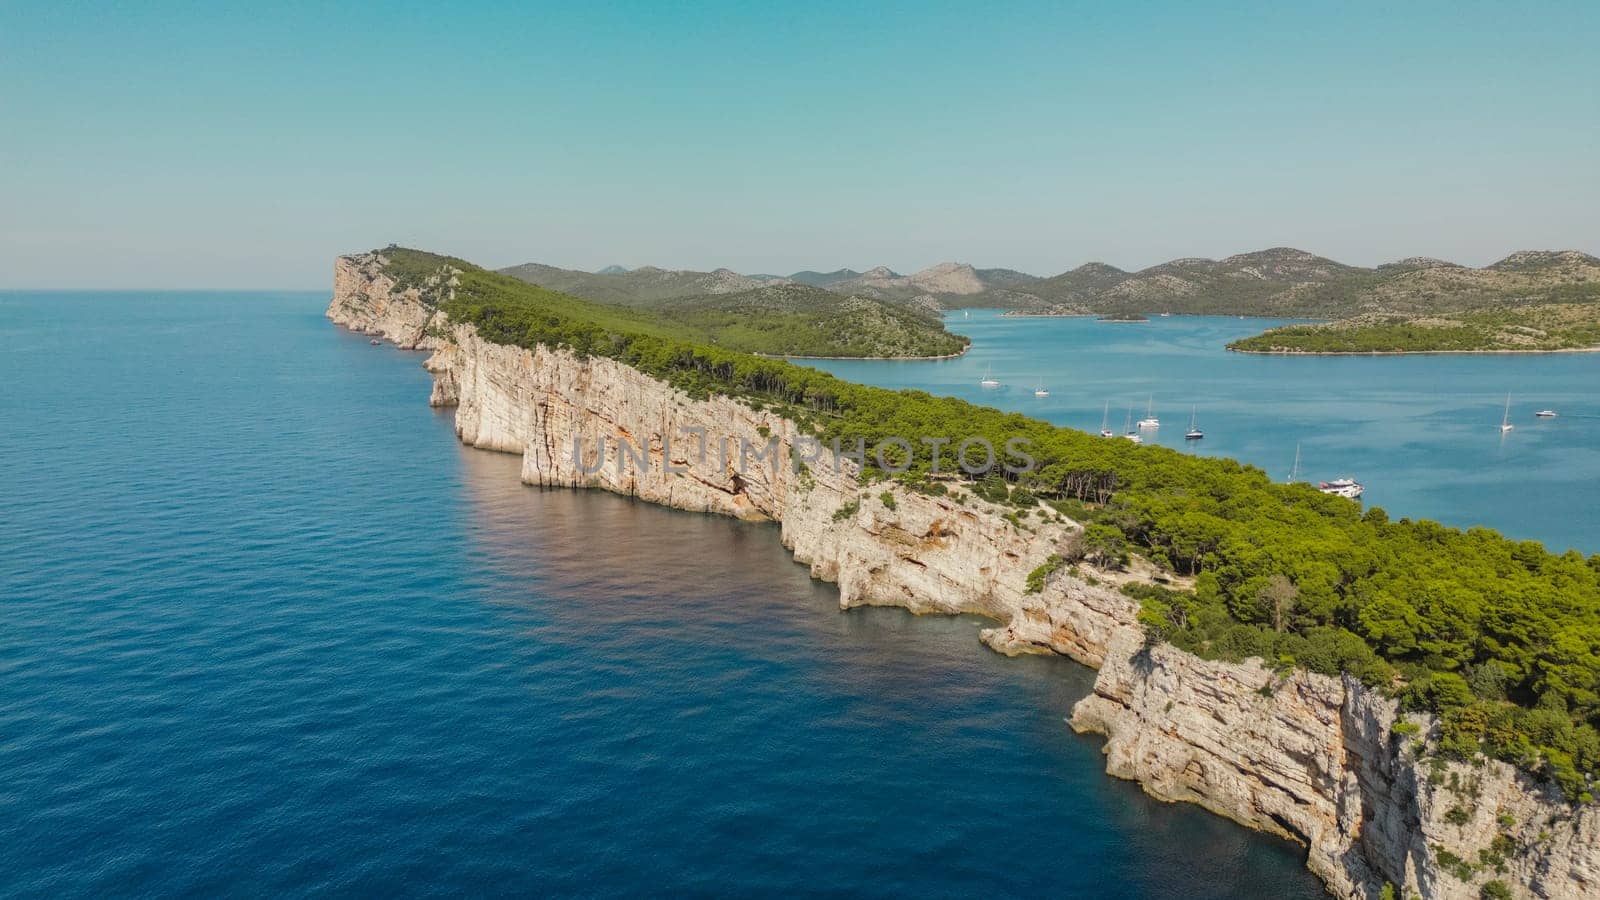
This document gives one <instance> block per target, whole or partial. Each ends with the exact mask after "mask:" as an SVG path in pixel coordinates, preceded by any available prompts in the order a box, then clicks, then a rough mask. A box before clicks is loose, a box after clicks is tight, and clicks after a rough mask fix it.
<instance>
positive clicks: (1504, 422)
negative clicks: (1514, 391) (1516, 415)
mask: <svg viewBox="0 0 1600 900" xmlns="http://www.w3.org/2000/svg"><path fill="white" fill-rule="evenodd" d="M1515 427H1517V426H1515V425H1513V424H1511V395H1510V394H1507V395H1506V411H1505V414H1504V415H1502V416H1501V417H1500V433H1501V434H1505V433H1506V432H1508V431H1510V430H1511V429H1513V428H1515Z"/></svg>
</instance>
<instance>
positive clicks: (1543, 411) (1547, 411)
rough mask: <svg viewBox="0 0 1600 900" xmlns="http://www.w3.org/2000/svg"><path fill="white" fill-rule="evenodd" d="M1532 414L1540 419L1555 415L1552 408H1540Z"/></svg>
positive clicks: (1551, 417) (1550, 417) (1552, 417)
mask: <svg viewBox="0 0 1600 900" xmlns="http://www.w3.org/2000/svg"><path fill="white" fill-rule="evenodd" d="M1534 416H1535V417H1537V418H1540V419H1554V418H1555V417H1556V411H1555V410H1553V409H1541V410H1539V411H1538V412H1536V413H1534Z"/></svg>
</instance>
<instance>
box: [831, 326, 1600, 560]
mask: <svg viewBox="0 0 1600 900" xmlns="http://www.w3.org/2000/svg"><path fill="white" fill-rule="evenodd" d="M1272 324H1275V323H1274V322H1273V321H1271V320H1263V319H1235V318H1226V317H1207V316H1195V317H1187V316H1173V317H1171V318H1152V319H1151V320H1150V321H1149V322H1148V323H1139V324H1116V323H1107V322H1099V321H1096V320H1095V319H1092V318H1059V319H1046V318H1016V317H1004V316H1001V315H999V314H997V313H995V312H992V311H974V312H973V313H972V314H971V318H960V317H956V318H952V319H950V320H949V325H950V327H951V329H952V330H954V331H959V332H961V333H964V334H967V335H970V336H971V337H972V338H973V346H972V349H971V351H969V352H968V353H967V355H966V356H964V357H961V358H958V359H952V360H937V361H926V362H880V361H853V362H852V361H843V360H830V361H823V362H815V363H811V364H812V365H817V366H819V367H822V368H826V369H828V370H829V371H832V372H835V373H837V374H839V375H841V376H843V377H845V378H849V379H851V380H853V381H861V382H866V383H870V384H878V385H883V386H885V387H896V388H899V387H915V388H921V389H923V390H926V391H930V392H932V393H934V394H941V395H953V396H958V397H963V398H965V399H968V400H972V401H974V402H977V403H984V404H987V405H991V406H999V407H1003V408H1005V409H1012V410H1018V411H1021V412H1025V413H1028V414H1029V415H1034V416H1038V417H1040V418H1044V419H1048V420H1049V421H1051V422H1055V423H1057V424H1061V425H1069V426H1072V427H1074V428H1080V429H1083V430H1086V431H1095V432H1097V431H1098V430H1099V428H1100V423H1101V420H1102V416H1103V414H1104V410H1105V405H1106V404H1107V403H1108V402H1109V403H1110V409H1111V412H1110V419H1111V422H1110V424H1111V428H1112V430H1113V431H1115V432H1117V433H1119V434H1120V433H1121V432H1122V431H1123V424H1124V422H1125V421H1126V420H1127V418H1128V413H1129V410H1130V409H1131V410H1132V418H1133V419H1134V420H1137V419H1140V418H1142V417H1143V415H1144V411H1145V408H1146V404H1147V403H1149V402H1151V398H1153V400H1154V405H1155V412H1156V415H1157V416H1158V417H1159V418H1160V419H1161V428H1160V430H1159V431H1158V432H1157V433H1156V434H1155V435H1151V434H1150V433H1148V432H1147V433H1146V438H1145V439H1146V441H1147V442H1150V443H1157V444H1161V445H1164V446H1169V447H1175V448H1179V449H1181V450H1183V451H1184V452H1189V453H1201V454H1205V455H1208V456H1228V457H1233V458H1235V459H1239V460H1243V461H1244V462H1248V463H1252V464H1254V465H1256V466H1259V467H1261V468H1262V469H1264V470H1265V471H1266V472H1267V473H1268V474H1270V475H1271V476H1272V477H1273V478H1275V479H1279V480H1282V479H1284V478H1287V477H1288V475H1289V471H1290V469H1291V468H1292V467H1293V464H1294V457H1295V445H1296V444H1297V443H1298V444H1299V445H1300V448H1301V449H1300V455H1301V463H1300V471H1301V477H1302V478H1303V479H1305V480H1311V481H1316V480H1328V479H1332V478H1336V477H1339V476H1342V475H1350V476H1352V477H1354V478H1356V479H1357V480H1358V481H1360V482H1362V483H1363V484H1365V485H1366V487H1367V493H1366V496H1365V497H1364V498H1363V499H1364V502H1366V503H1367V504H1368V505H1374V506H1382V507H1383V508H1384V509H1385V510H1387V511H1388V512H1389V513H1390V514H1391V515H1392V516H1395V517H1399V516H1410V517H1412V518H1428V519H1434V520H1436V521H1440V522H1444V523H1446V524H1449V525H1456V526H1461V527H1467V526H1472V525H1487V526H1489V527H1492V528H1495V529H1498V530H1500V531H1501V532H1503V533H1504V534H1506V535H1508V536H1510V537H1513V538H1517V539H1519V540H1521V539H1531V540H1539V541H1543V542H1545V544H1546V545H1548V546H1549V547H1550V548H1552V549H1554V550H1556V551H1557V552H1559V551H1561V550H1565V549H1567V548H1569V547H1575V548H1577V549H1579V550H1582V551H1583V552H1584V553H1596V552H1600V502H1597V501H1600V354H1592V353H1581V354H1550V355H1528V356H1522V355H1481V356H1465V355H1459V356H1458V355H1445V356H1381V357H1370V356H1356V357H1345V356H1336V357H1301V358H1285V357H1274V356H1252V355H1246V354H1239V353H1229V352H1227V351H1226V350H1224V349H1223V347H1224V345H1226V344H1227V342H1228V341H1230V340H1232V339H1233V338H1236V337H1240V336H1243V335H1248V334H1254V333H1256V332H1258V331H1260V330H1262V329H1263V328H1266V327H1269V326H1271V325H1272ZM985 370H990V371H992V373H993V375H994V377H995V378H997V379H998V380H1000V381H1001V382H1002V386H1001V387H1000V388H996V389H984V388H981V387H980V386H979V385H978V382H979V380H981V379H982V378H983V373H984V372H985ZM1040 380H1042V381H1043V382H1044V384H1045V386H1046V387H1047V388H1048V389H1049V391H1050V396H1049V397H1048V398H1044V399H1040V398H1036V397H1034V396H1033V390H1034V387H1035V386H1036V385H1037V383H1038V382H1039V381H1040ZM1507 393H1510V394H1511V403H1512V407H1511V421H1512V423H1513V424H1514V425H1515V426H1516V427H1515V429H1514V430H1513V431H1511V432H1510V433H1509V434H1505V435H1502V434H1501V433H1500V420H1501V415H1502V413H1503V412H1504V409H1505V402H1506V394H1507ZM1544 408H1552V409H1555V410H1556V411H1557V412H1559V413H1560V414H1561V415H1560V418H1557V419H1536V418H1534V416H1533V414H1534V412H1535V411H1537V410H1540V409H1544ZM1191 411H1193V414H1194V415H1196V416H1198V420H1199V424H1200V426H1201V428H1202V429H1203V430H1204V431H1205V434H1206V436H1205V439H1204V440H1203V441H1198V442H1187V441H1185V440H1184V439H1183V433H1184V431H1186V430H1187V428H1188V424H1189V417H1190V415H1191Z"/></svg>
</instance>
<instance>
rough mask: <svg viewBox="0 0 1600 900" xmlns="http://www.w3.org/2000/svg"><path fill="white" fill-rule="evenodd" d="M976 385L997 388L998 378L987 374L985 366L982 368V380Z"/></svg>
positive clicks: (987, 370) (998, 384)
mask: <svg viewBox="0 0 1600 900" xmlns="http://www.w3.org/2000/svg"><path fill="white" fill-rule="evenodd" d="M978 386H979V387H986V388H997V387H999V386H1000V379H998V378H996V377H994V376H993V375H991V374H989V369H988V368H987V367H985V368H984V370H983V380H982V381H980V382H978Z"/></svg>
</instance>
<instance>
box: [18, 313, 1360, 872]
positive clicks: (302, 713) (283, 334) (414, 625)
mask: <svg viewBox="0 0 1600 900" xmlns="http://www.w3.org/2000/svg"><path fill="white" fill-rule="evenodd" d="M325 302H326V298H325V295H321V294H305V293H300V294H284V293H248V294H247V293H234V294H208V293H188V294H170V293H125V294H71V293H48V294H31V293H0V344H3V346H4V347H5V352H4V354H0V422H4V426H3V427H0V895H4V896H39V897H101V896H108V895H118V896H125V895H171V894H186V895H214V894H235V895H262V894H269V893H270V894H278V893H292V894H299V893H309V892H313V891H315V892H318V893H327V894H335V895H442V894H491V895H546V894H566V895H585V896H610V895H637V894H646V893H671V894H689V895H713V894H716V895H722V894H739V895H762V894H769V895H776V894H782V895H839V894H852V895H869V896H891V895H892V896H904V895H921V896H972V895H979V894H1000V895H1029V896H1042V895H1063V896H1097V897H1113V898H1180V897H1181V898H1186V900H1194V898H1211V897H1215V898H1224V897H1245V898H1248V897H1262V898H1267V897H1271V898H1284V897H1288V898H1293V897H1307V898H1309V897H1317V896H1322V890H1321V887H1320V885H1318V883H1317V882H1316V881H1315V880H1314V879H1313V878H1312V877H1311V876H1310V875H1309V874H1307V873H1306V872H1305V871H1304V870H1303V868H1302V862H1303V856H1302V854H1301V852H1300V851H1299V850H1298V849H1297V848H1296V847H1294V846H1293V845H1291V844H1289V843H1287V842H1283V841H1279V840H1276V839H1273V838H1268V837H1265V836H1262V835H1258V834H1254V833H1251V832H1248V831H1246V830H1244V829H1242V828H1240V827H1238V826H1235V825H1233V824H1231V823H1229V822H1226V821H1223V820H1221V819H1219V818H1216V817H1213V816H1211V815H1209V814H1207V813H1204V812H1202V811H1200V810H1199V809H1197V808H1195V807H1191V806H1184V805H1167V804H1161V803H1158V802H1155V801H1153V800H1151V799H1149V798H1147V797H1146V796H1144V795H1143V794H1142V793H1141V792H1140V791H1139V789H1138V788H1137V787H1136V786H1134V785H1132V784H1129V783H1126V782H1119V781H1115V780H1112V779H1110V778H1108V777H1106V776H1105V775H1104V774H1103V771H1102V765H1103V760H1102V758H1101V756H1100V752H1099V742H1098V740H1097V739H1094V738H1085V737H1079V736H1076V735H1074V734H1072V733H1071V731H1070V730H1069V729H1068V728H1067V726H1066V725H1065V723H1064V721H1063V719H1064V718H1065V717H1066V716H1067V715H1068V713H1069V710H1070V709H1071V706H1072V704H1073V702H1074V701H1075V700H1076V699H1077V698H1079V697H1081V696H1083V695H1084V694H1085V693H1086V692H1087V691H1088V689H1089V686H1090V683H1091V681H1090V673H1089V672H1088V671H1087V670H1085V669H1083V668H1081V667H1079V666H1076V665H1074V664H1072V663H1070V662H1067V661H1065V660H1062V659H1040V658H1029V659H1020V660H1010V659H1004V658H1002V657H1000V656H998V655H996V654H994V653H992V652H990V651H989V650H987V649H985V648H984V647H983V646H981V645H980V644H979V643H978V641H977V631H978V629H979V628H980V627H981V626H982V624H983V623H981V622H980V621H978V620H976V619H972V618H967V617H955V618H941V617H920V618H919V617H913V616H910V615H908V614H906V613H904V612H902V611H898V610H890V609H864V610H854V611H851V612H848V613H842V612H840V611H839V610H838V608H837V594H836V593H835V591H834V589H833V588H832V587H831V586H829V585H825V584H821V583H818V582H814V581H812V580H811V579H810V578H809V577H808V575H807V572H806V569H805V568H803V567H801V566H798V565H796V564H794V563H793V562H792V561H791V560H790V558H789V556H788V554H787V553H786V552H785V551H784V550H783V549H782V547H781V546H780V545H779V542H778V535H777V532H776V530H775V529H774V528H771V527H764V526H757V525H750V524H745V523H739V522H733V521H728V520H723V519H717V518H712V517H706V516H697V515H693V514H688V513H680V512H674V511H670V510H665V509H660V508H656V507H652V506H649V505H646V504H641V503H636V502H631V501H629V500H626V499H624V498H620V497H615V496H611V495H606V494H600V493H584V492H568V491H552V490H537V489H533V488H528V487H524V486H522V485H520V484H519V483H518V481H517V461H516V460H515V459H514V458H513V457H510V456H505V455H499V454H492V453H485V452H481V451H476V450H470V449H465V448H462V447H461V446H460V445H459V444H458V443H457V442H456V440H455V438H454V435H453V433H452V431H451V427H450V419H449V417H448V415H447V414H442V413H439V412H436V411H432V410H429V409H428V407H427V406H426V398H427V395H428V387H429V382H428V376H427V375H426V373H424V372H423V371H422V370H421V369H420V368H419V363H420V361H421V358H420V357H419V356H418V355H416V354H406V353H401V352H398V351H396V350H394V349H393V348H391V347H387V346H384V347H371V346H369V345H368V343H367V340H366V339H365V338H364V337H360V336H356V335H352V334H349V333H346V332H343V331H341V330H339V329H337V328H335V327H333V326H332V325H330V324H329V323H328V322H327V321H326V320H325V319H324V318H323V317H322V315H321V311H322V308H323V305H324V303H325ZM982 343H983V340H982V339H980V348H979V351H980V353H981V352H987V349H986V348H984V347H983V346H982ZM997 352H1000V351H997ZM1005 352H1010V351H1005ZM1196 353H1197V354H1199V353H1200V351H1198V350H1197V351H1196ZM981 358H982V357H981V356H975V357H974V361H980V360H981ZM1056 387H1057V388H1058V389H1059V390H1060V395H1061V396H1063V397H1065V395H1067V393H1068V390H1067V385H1066V383H1065V382H1064V381H1062V382H1059V383H1057V384H1056ZM1163 411H1164V412H1165V411H1166V410H1165V408H1163ZM1058 412H1059V413H1061V414H1062V417H1063V418H1078V417H1081V416H1078V415H1076V414H1073V413H1070V412H1069V411H1068V410H1067V409H1065V408H1063V409H1061V410H1059V411H1058ZM1207 414H1208V422H1207V424H1208V425H1212V424H1215V425H1216V426H1217V427H1218V431H1219V435H1218V441H1217V446H1218V447H1219V448H1220V447H1226V446H1230V444H1229V443H1227V441H1226V439H1224V438H1223V437H1222V434H1221V432H1225V431H1227V430H1228V429H1227V428H1226V427H1223V425H1224V422H1225V421H1226V420H1225V419H1224V416H1223V413H1222V410H1221V409H1220V408H1219V407H1218V404H1215V403H1213V404H1208V408H1207ZM1093 418H1095V419H1096V421H1095V422H1094V423H1091V424H1098V414H1096V415H1095V416H1094V417H1093ZM1361 474H1363V475H1366V476H1367V477H1369V478H1371V477H1373V476H1374V475H1375V474H1376V473H1373V472H1369V471H1362V473H1361ZM1374 480H1377V479H1374Z"/></svg>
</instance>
